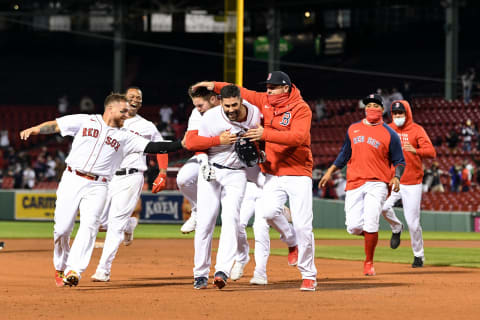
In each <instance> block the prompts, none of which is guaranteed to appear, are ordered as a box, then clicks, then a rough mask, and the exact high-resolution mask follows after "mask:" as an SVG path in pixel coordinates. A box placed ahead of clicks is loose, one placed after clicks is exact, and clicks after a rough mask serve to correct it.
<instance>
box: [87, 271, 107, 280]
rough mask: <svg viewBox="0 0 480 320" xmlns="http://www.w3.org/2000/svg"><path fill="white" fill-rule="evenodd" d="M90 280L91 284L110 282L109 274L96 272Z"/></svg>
mask: <svg viewBox="0 0 480 320" xmlns="http://www.w3.org/2000/svg"><path fill="white" fill-rule="evenodd" d="M91 278H92V281H93V282H108V281H110V274H109V273H106V272H102V271H98V270H97V272H95V274H94V275H93V276H92V277H91Z"/></svg>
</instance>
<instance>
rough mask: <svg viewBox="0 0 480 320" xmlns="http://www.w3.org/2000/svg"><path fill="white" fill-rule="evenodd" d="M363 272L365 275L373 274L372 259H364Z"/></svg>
mask: <svg viewBox="0 0 480 320" xmlns="http://www.w3.org/2000/svg"><path fill="white" fill-rule="evenodd" d="M363 274H364V275H366V276H374V275H375V268H374V267H373V261H365V262H364V263H363Z"/></svg>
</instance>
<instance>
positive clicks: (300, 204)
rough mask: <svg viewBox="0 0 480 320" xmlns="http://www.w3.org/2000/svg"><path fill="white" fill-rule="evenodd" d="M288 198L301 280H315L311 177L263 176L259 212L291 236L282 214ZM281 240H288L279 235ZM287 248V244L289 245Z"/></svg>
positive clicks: (278, 228)
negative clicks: (260, 210) (263, 183)
mask: <svg viewBox="0 0 480 320" xmlns="http://www.w3.org/2000/svg"><path fill="white" fill-rule="evenodd" d="M287 199H288V200H289V202H290V210H291V212H292V222H293V228H294V230H295V233H296V240H297V242H298V265H297V267H298V269H299V270H300V273H301V274H302V278H303V279H312V280H315V279H316V277H317V268H316V267H315V260H314V258H315V241H314V238H313V224H312V223H313V211H312V178H310V177H306V176H274V175H271V174H267V175H266V179H265V186H264V187H263V194H262V205H261V208H262V213H263V217H264V218H265V219H266V220H267V222H268V223H269V224H270V225H271V226H273V227H274V228H275V229H277V230H283V231H282V232H286V234H288V233H291V232H290V229H289V223H288V221H287V218H285V216H284V215H283V214H282V212H283V206H284V204H285V202H287ZM281 237H282V240H284V241H286V239H288V237H286V236H285V234H282V233H281ZM289 246H290V244H289Z"/></svg>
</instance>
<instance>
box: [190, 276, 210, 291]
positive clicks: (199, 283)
mask: <svg viewBox="0 0 480 320" xmlns="http://www.w3.org/2000/svg"><path fill="white" fill-rule="evenodd" d="M207 287H208V279H207V278H205V277H198V278H195V281H194V282H193V288H194V289H197V290H200V289H207Z"/></svg>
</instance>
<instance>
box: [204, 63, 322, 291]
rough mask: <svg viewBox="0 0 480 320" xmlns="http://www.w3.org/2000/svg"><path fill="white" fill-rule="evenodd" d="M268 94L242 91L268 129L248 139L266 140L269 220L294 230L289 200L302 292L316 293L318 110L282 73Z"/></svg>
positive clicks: (270, 81)
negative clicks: (286, 211) (314, 128)
mask: <svg viewBox="0 0 480 320" xmlns="http://www.w3.org/2000/svg"><path fill="white" fill-rule="evenodd" d="M226 85H228V84H227V83H224V82H209V81H204V82H200V83H198V84H196V85H194V87H206V88H207V89H213V90H215V92H218V91H219V90H220V89H221V88H223V87H224V86H226ZM266 86H267V91H266V92H255V91H251V90H247V89H245V88H241V94H242V97H243V98H244V99H245V100H247V101H250V102H251V103H252V104H254V105H256V106H258V107H259V108H260V110H261V112H262V114H263V117H264V124H265V127H262V126H261V125H258V126H257V128H252V129H250V130H248V132H247V133H246V135H245V137H247V138H249V139H251V140H252V141H258V140H263V141H265V152H266V161H265V162H264V163H263V164H261V168H262V172H264V173H265V174H266V180H265V186H264V188H263V194H262V212H263V216H264V217H265V218H266V219H267V222H268V223H269V224H270V225H271V226H274V227H275V229H277V230H284V232H288V231H287V230H288V221H287V219H286V218H285V216H284V215H283V214H282V212H283V206H284V204H285V202H286V201H287V198H288V200H289V201H290V209H291V210H292V211H293V212H295V214H294V215H292V222H293V226H294V228H295V233H296V236H297V241H298V247H295V248H289V254H290V255H298V269H299V270H300V272H301V274H302V285H301V287H300V290H303V291H315V288H316V285H317V283H316V276H317V269H316V267H315V261H314V256H315V242H314V238H313V225H312V221H313V211H312V167H313V158H312V152H311V148H310V126H311V118H312V111H311V110H310V107H309V106H308V104H307V103H306V102H305V101H304V100H303V98H302V96H301V95H300V90H298V88H297V87H296V86H295V85H294V84H292V82H291V80H290V77H289V76H288V75H287V74H286V73H284V72H281V71H274V72H272V73H270V74H269V75H268V77H267V81H266Z"/></svg>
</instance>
